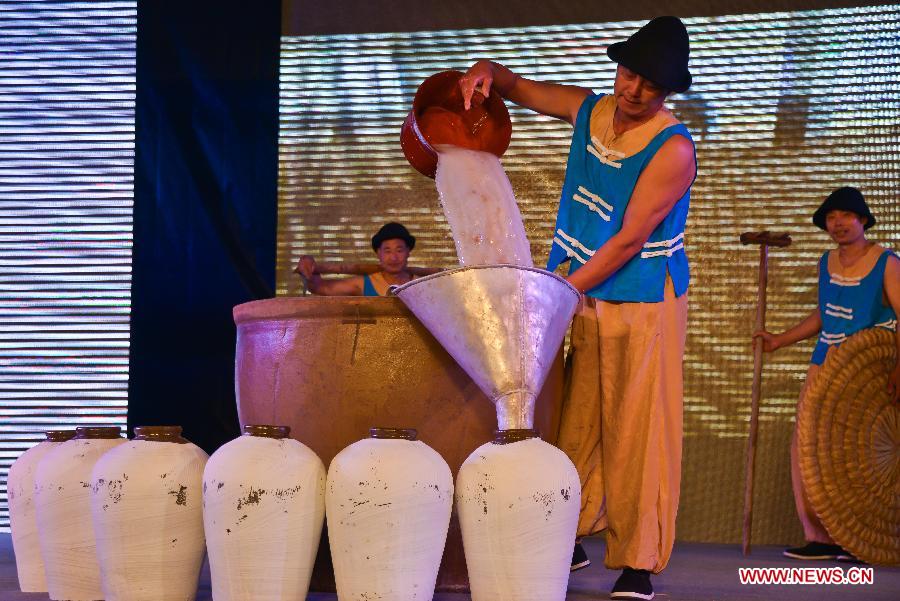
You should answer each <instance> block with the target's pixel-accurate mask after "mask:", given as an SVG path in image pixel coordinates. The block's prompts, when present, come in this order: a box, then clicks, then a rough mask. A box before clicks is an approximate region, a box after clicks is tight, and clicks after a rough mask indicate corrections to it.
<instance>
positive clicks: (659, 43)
mask: <svg viewBox="0 0 900 601" xmlns="http://www.w3.org/2000/svg"><path fill="white" fill-rule="evenodd" d="M690 51H691V49H690V44H689V42H688V33H687V29H685V27H684V23H682V22H681V19H679V18H678V17H656V18H655V19H653V20H652V21H650V22H649V23H647V24H646V25H644V26H643V27H641V28H640V29H638V30H637V31H636V32H634V33H633V34H632V35H631V37H630V38H628V39H627V40H625V41H624V42H617V43H615V44H612V45H611V46H610V47H609V48H607V49H606V54H607V55H609V58H611V59H612V60H613V61H615V62H617V63H619V64H620V65H624V66H626V67H628V68H629V69H631V70H632V71H634V72H635V73H637V74H638V75H640V76H642V77H646V78H647V79H649V80H650V81H652V82H653V83H655V84H657V85H659V86H661V87H663V88H665V89H667V90H671V91H673V92H684V91H685V90H687V89H688V88H689V87H691V73H690V72H689V71H688V55H689V54H690Z"/></svg>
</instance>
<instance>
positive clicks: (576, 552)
mask: <svg viewBox="0 0 900 601" xmlns="http://www.w3.org/2000/svg"><path fill="white" fill-rule="evenodd" d="M589 565H591V560H590V559H588V556H587V553H585V552H584V547H582V546H581V543H575V548H574V549H573V550H572V568H571V571H572V572H574V571H576V570H580V569H581V568H586V567H588V566H589Z"/></svg>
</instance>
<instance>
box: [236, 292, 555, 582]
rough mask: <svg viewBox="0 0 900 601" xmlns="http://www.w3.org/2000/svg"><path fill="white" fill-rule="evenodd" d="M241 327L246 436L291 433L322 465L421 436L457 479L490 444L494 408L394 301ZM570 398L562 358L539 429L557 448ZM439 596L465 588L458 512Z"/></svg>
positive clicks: (321, 301) (326, 576)
mask: <svg viewBox="0 0 900 601" xmlns="http://www.w3.org/2000/svg"><path fill="white" fill-rule="evenodd" d="M234 320H235V323H236V324H237V352H236V361H235V378H236V392H237V403H238V414H239V416H240V421H241V425H242V426H243V425H247V424H277V425H285V426H290V427H291V436H292V437H294V438H296V439H297V440H300V441H302V442H303V443H304V444H306V445H308V446H309V447H310V448H311V449H312V450H314V451H315V452H316V453H317V454H318V455H319V457H321V458H322V461H323V462H324V463H325V465H328V464H329V463H330V462H331V459H332V458H333V457H334V456H335V455H336V454H337V453H338V452H339V451H340V450H341V449H343V448H344V447H346V446H347V445H349V444H351V443H353V442H356V441H357V440H359V439H361V438H364V437H366V436H367V434H368V431H369V428H370V427H372V426H381V427H397V428H416V429H417V430H418V432H419V440H421V441H423V442H425V443H426V444H428V445H430V446H431V447H432V448H434V449H435V450H436V451H437V452H438V453H440V454H441V455H442V456H443V457H444V459H445V460H446V461H447V463H448V464H449V465H450V469H451V470H452V471H453V474H454V476H455V475H456V473H457V471H458V470H459V467H460V465H461V464H462V462H463V461H464V460H465V459H466V457H468V455H469V454H470V453H471V452H472V451H474V450H475V449H476V448H478V447H479V446H480V445H482V444H483V443H485V442H486V441H488V440H490V439H491V438H493V430H494V429H495V428H496V425H497V419H496V416H495V412H494V405H493V404H492V403H490V402H489V401H488V400H487V398H486V397H485V396H484V394H483V393H482V392H481V391H480V390H479V389H478V387H477V386H476V385H475V384H474V383H473V382H472V380H471V379H470V378H469V376H467V375H466V373H465V372H464V371H463V370H462V369H461V368H460V367H459V366H458V365H457V364H456V362H455V361H454V360H453V358H451V357H450V355H448V354H447V352H446V351H444V350H443V348H442V347H441V346H440V345H439V344H438V342H437V341H436V340H435V339H434V338H433V337H432V336H431V334H429V333H428V331H427V330H426V329H425V328H424V327H423V326H422V325H421V324H420V323H419V322H418V321H417V320H416V318H415V317H414V316H413V315H412V313H411V312H410V311H409V310H408V309H407V308H406V307H405V306H404V305H403V303H402V302H400V300H398V299H396V298H366V297H301V298H276V299H270V300H263V301H255V302H251V303H245V304H243V305H238V306H237V307H235V308H234ZM562 386H563V374H562V359H561V353H560V355H559V356H558V357H557V361H556V363H555V364H554V366H553V369H552V370H551V372H550V375H549V376H548V377H547V382H546V384H545V385H544V389H543V392H542V393H541V395H540V397H539V398H538V401H537V408H536V412H535V420H534V424H535V428H537V429H538V430H539V431H540V433H541V435H542V437H543V438H544V439H545V440H546V441H548V442H550V443H555V442H556V433H557V430H558V426H559V413H560V404H561V398H562ZM326 541H327V538H325V537H324V536H323V544H322V546H321V547H320V549H319V557H318V559H317V560H316V569H315V572H314V573H313V580H312V585H311V588H312V590H319V591H333V590H334V576H333V573H332V570H331V559H330V557H329V555H328V551H327V542H326ZM437 587H438V590H444V591H451V590H452V591H458V590H463V589H467V588H468V579H467V576H466V564H465V558H464V556H463V548H462V539H461V538H460V531H459V523H458V522H457V519H456V515H455V512H454V515H453V517H452V519H451V523H450V532H449V534H448V536H447V548H446V550H445V552H444V559H443V563H442V565H441V571H440V573H439V574H438V581H437Z"/></svg>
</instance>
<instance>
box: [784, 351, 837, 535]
mask: <svg viewBox="0 0 900 601" xmlns="http://www.w3.org/2000/svg"><path fill="white" fill-rule="evenodd" d="M820 367H821V366H820V365H814V364H813V365H810V366H809V371H807V372H806V382H804V383H803V388H802V389H801V390H800V400H799V401H798V402H797V415H800V408H801V407H802V406H803V403H804V401H805V399H806V393H807V392H809V389H810V388H811V387H812V383H813V381H814V380H815V379H816V374H818V373H819V368H820ZM797 446H798V440H797V423H796V421H795V422H794V435H793V436H792V437H791V488H792V489H793V491H794V504H795V505H796V506H797V517H799V518H800V523H801V524H802V525H803V538H804V539H806V541H807V542H817V543H825V544H828V545H833V544H834V540H833V539H832V538H831V537H830V536H829V535H828V531H826V530H825V526H823V525H822V522H821V521H820V520H819V517H818V516H817V515H816V512H815V511H813V508H812V506H811V505H810V504H809V498H808V497H807V496H806V490H805V489H804V488H803V479H802V478H801V476H800V457H799V455H798V453H797Z"/></svg>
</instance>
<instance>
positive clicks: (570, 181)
mask: <svg viewBox="0 0 900 601" xmlns="http://www.w3.org/2000/svg"><path fill="white" fill-rule="evenodd" d="M602 97H603V96H602V95H598V96H588V97H587V98H586V99H585V101H584V103H583V104H582V105H581V108H580V109H579V111H578V117H577V118H576V121H575V132H574V133H573V134H572V146H571V148H570V149H569V162H568V164H567V165H566V179H565V183H564V184H563V190H562V198H561V199H560V201H559V214H558V215H557V218H556V229H555V230H554V236H553V246H552V247H551V249H550V258H549V259H548V261H547V269H548V270H549V271H553V270H554V269H556V267H557V266H558V265H559V264H560V263H562V262H563V261H564V260H566V258H569V259H570V262H569V273H570V274H571V273H573V272H575V271H576V270H578V269H579V268H580V267H581V266H582V265H584V264H585V263H587V261H588V259H590V258H591V256H593V254H594V251H595V250H597V249H598V248H600V247H601V246H603V244H605V243H606V241H607V240H609V239H610V238H611V237H612V236H613V235H615V234H616V233H617V232H618V231H619V230H621V229H622V218H623V217H624V215H625V209H626V207H627V206H628V201H629V200H630V199H631V194H632V192H633V191H634V187H635V184H637V180H638V177H639V176H640V175H641V172H642V171H643V170H644V168H645V167H646V166H647V165H648V164H649V163H650V160H651V159H652V158H653V157H654V155H655V154H656V152H657V151H658V150H659V149H660V147H661V146H662V145H663V143H665V142H666V140H668V139H669V138H671V137H672V136H675V135H682V136H684V137H686V138H687V139H688V140H691V143H692V144H693V140H692V139H691V136H690V134H689V133H688V130H687V128H686V127H685V126H684V125H682V124H680V123H679V124H677V125H672V126H670V127H667V128H666V129H663V130H662V131H660V132H659V133H658V134H656V136H655V137H653V139H652V140H650V142H649V143H648V144H647V146H645V147H644V148H643V149H642V150H641V151H640V152H638V153H636V154H634V155H632V156H629V157H626V158H620V157H617V156H616V155H615V154H609V151H606V150H605V149H604V148H602V147H600V148H598V147H597V145H595V144H593V143H592V140H591V133H590V121H591V111H592V110H593V108H594V105H596V103H597V101H599V100H600V99H601V98H602ZM689 203H690V189H688V191H687V192H685V193H684V196H682V197H681V198H680V199H679V200H678V202H676V203H675V206H674V207H673V208H672V210H671V211H670V212H669V214H668V215H667V216H666V218H665V219H663V220H662V222H661V223H660V224H659V225H658V226H657V227H656V229H655V230H653V233H651V234H650V237H649V238H648V240H647V243H646V244H644V248H643V249H641V252H640V253H638V254H637V255H635V256H634V257H632V258H631V259H630V260H629V261H628V262H627V263H625V264H624V265H623V266H622V267H621V268H620V269H619V270H618V271H616V272H615V273H614V274H612V275H611V276H610V277H608V278H607V279H606V280H605V281H604V282H602V283H601V284H600V285H598V286H596V287H595V288H592V289H591V290H588V291H587V295H588V296H592V297H594V298H598V299H601V300H607V301H624V302H660V301H662V300H663V294H664V292H665V283H666V271H668V273H669V275H671V277H672V283H673V284H674V287H675V294H676V296H681V295H682V294H684V293H685V292H686V291H687V288H688V282H689V280H690V274H689V270H688V260H687V254H686V253H685V250H684V225H685V221H686V220H687V214H688V205H689Z"/></svg>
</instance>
